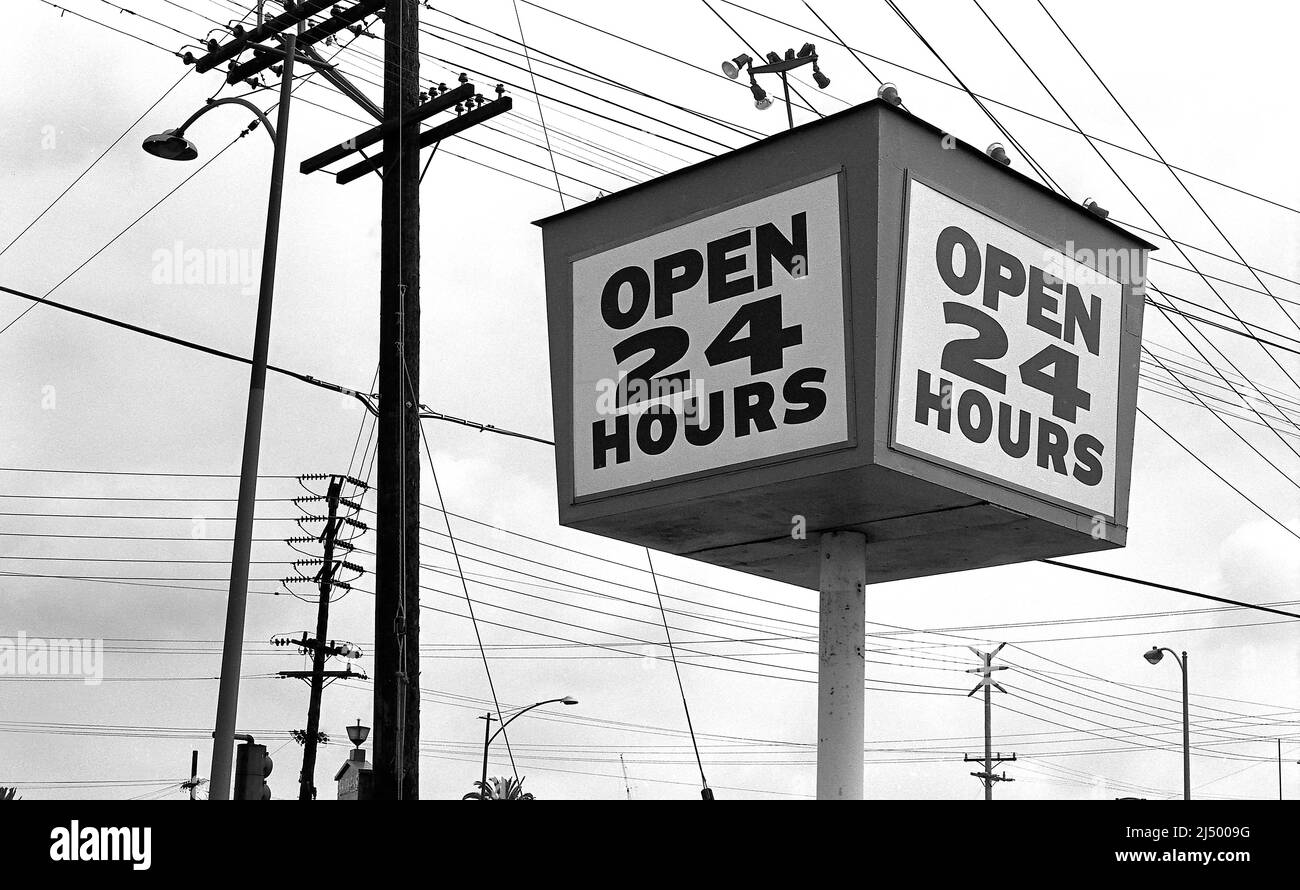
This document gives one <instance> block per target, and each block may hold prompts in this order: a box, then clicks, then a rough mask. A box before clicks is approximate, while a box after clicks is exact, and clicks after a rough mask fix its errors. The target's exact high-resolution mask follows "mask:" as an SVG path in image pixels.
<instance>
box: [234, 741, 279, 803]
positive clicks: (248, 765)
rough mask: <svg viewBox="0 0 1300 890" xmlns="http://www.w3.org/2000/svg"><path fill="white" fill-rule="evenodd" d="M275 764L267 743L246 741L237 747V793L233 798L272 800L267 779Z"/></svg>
mask: <svg viewBox="0 0 1300 890" xmlns="http://www.w3.org/2000/svg"><path fill="white" fill-rule="evenodd" d="M273 765H274V764H273V763H272V762H271V758H270V757H269V756H268V755H267V753H266V745H255V744H253V743H252V742H244V743H243V744H242V745H240V746H239V747H238V748H236V749H235V793H234V796H233V798H232V799H233V800H270V799H271V787H270V786H269V785H267V784H266V779H267V777H268V776H270V775H271V767H272V766H273Z"/></svg>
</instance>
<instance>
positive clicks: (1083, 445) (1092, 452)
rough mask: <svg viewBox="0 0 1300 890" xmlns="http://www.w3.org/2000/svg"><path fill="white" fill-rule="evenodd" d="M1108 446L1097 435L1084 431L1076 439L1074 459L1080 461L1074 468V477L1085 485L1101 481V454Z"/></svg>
mask: <svg viewBox="0 0 1300 890" xmlns="http://www.w3.org/2000/svg"><path fill="white" fill-rule="evenodd" d="M1105 450H1106V446H1105V445H1102V444H1101V441H1100V440H1098V439H1097V437H1096V436H1090V435H1088V434H1087V433H1084V434H1083V435H1082V436H1078V437H1076V438H1075V440H1074V459H1075V460H1077V461H1078V462H1079V463H1078V464H1076V465H1075V468H1074V478H1075V479H1078V480H1079V481H1080V482H1082V483H1083V484H1084V485H1096V484H1097V483H1098V482H1100V481H1101V454H1102V452H1103V451H1105Z"/></svg>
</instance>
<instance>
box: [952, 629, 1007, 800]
mask: <svg viewBox="0 0 1300 890" xmlns="http://www.w3.org/2000/svg"><path fill="white" fill-rule="evenodd" d="M1005 645H1006V643H999V644H998V647H997V648H996V649H994V650H993V651H992V652H981V651H980V650H978V649H976V648H974V647H973V646H967V647H966V648H967V649H970V651H972V652H974V653H975V656H976V657H977V658H979V659H980V660H981V661H982V662H983V664H982V665H981V666H980V667H977V668H969V669H967V671H966V673H968V674H979V675H980V681H979V682H978V683H976V684H975V688H974V689H972V690H971V691H970V692H968V693H967V694H966V697H967V698H970V697H971V696H972V695H974V694H975V693H977V692H979V691H980V690H981V689H983V690H984V756H983V757H982V758H980V757H971V756H970V755H969V754H965V755H963V756H962V762H964V763H980V762H983V764H984V769H983V770H982V771H981V772H978V773H971V775H972V776H974V777H975V778H977V779H979V780H980V781H981V782H983V783H984V799H985V800H992V799H993V783H994V782H1014V781H1015V779H1011V778H1008V777H1007V774H1006V773H1005V772H1004V773H1003V774H1002V775H1000V776H998V775H994V773H993V767H994V766H995V765H997V764H999V763H1006V762H1009V761H1014V760H1015V759H1016V755H1015V754H1003V753H1001V752H998V754H997V756H994V754H993V690H994V688H996V689H997V690H998V692H1006V690H1005V689H1003V688H1002V684H1000V683H998V682H996V681H995V680H994V679H993V672H994V671H1005V670H1006V669H1007V667H1006V665H998V666H997V667H994V666H993V659H994V658H995V657H996V656H997V654H998V653H999V652H1001V651H1002V647H1003V646H1005Z"/></svg>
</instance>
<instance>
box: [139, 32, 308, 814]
mask: <svg viewBox="0 0 1300 890" xmlns="http://www.w3.org/2000/svg"><path fill="white" fill-rule="evenodd" d="M295 42H296V35H294V34H293V33H290V34H288V35H287V36H286V39H285V56H284V68H283V70H282V74H281V77H280V104H279V110H278V112H277V115H276V125H275V126H271V122H270V121H269V120H268V119H267V117H266V115H265V114H263V113H262V111H261V109H259V108H258V107H257V106H256V105H254V104H253V103H251V102H249V101H247V100H245V99H239V98H235V97H231V98H227V99H217V100H214V101H210V102H209V103H208V104H206V105H204V106H203V107H202V108H200V109H199V110H198V111H196V112H195V113H194V114H192V115H190V117H189V119H188V120H186V121H185V123H183V124H181V125H180V126H179V127H177V128H176V129H174V130H164V131H163V132H161V133H157V134H155V135H153V136H150V137H149V138H147V139H145V140H144V143H143V145H142V146H141V147H142V148H143V149H144V150H145V151H146V152H148V153H149V154H151V155H153V156H154V157H156V158H163V159H165V160H169V161H192V160H194V159H195V158H197V157H198V156H199V152H198V149H197V148H195V146H194V143H193V142H191V141H190V140H189V139H186V138H185V131H186V130H187V129H189V127H190V125H191V124H193V123H194V122H195V121H196V120H198V119H199V118H200V117H202V116H203V115H205V114H207V113H208V112H209V111H211V110H212V109H214V108H216V107H217V106H219V105H232V104H233V105H241V106H243V107H244V108H247V109H249V110H250V111H252V112H253V113H254V114H256V115H257V119H258V120H259V121H260V122H261V124H262V125H263V126H264V127H265V128H266V132H267V134H268V135H270V137H271V139H272V141H274V143H275V154H274V156H273V158H272V161H271V193H270V198H269V199H268V202H267V208H266V236H265V241H264V242H263V248H262V275H261V283H260V284H259V286H258V291H257V325H256V328H255V331H254V334H253V359H252V371H251V372H250V375H249V382H248V413H247V415H246V416H245V419H244V450H243V457H242V462H241V464H240V470H239V504H238V506H237V508H236V511H235V537H234V548H233V552H232V555H231V559H230V595H229V598H228V599H227V601H226V631H225V637H224V642H223V644H222V647H221V683H220V687H219V689H218V692H217V720H216V730H215V732H213V734H212V737H213V744H212V771H211V773H210V777H211V781H210V785H209V789H210V790H209V793H208V794H209V799H211V800H229V799H230V773H231V766H232V763H231V761H232V760H233V757H234V746H235V716H236V713H237V710H238V706H239V668H240V661H241V655H242V647H243V640H244V616H245V611H246V609H247V605H248V563H249V557H250V555H251V552H252V549H253V507H254V504H255V502H256V500H257V463H258V456H259V452H260V450H261V443H262V406H263V403H264V401H265V396H266V359H267V351H268V346H269V344H270V340H271V299H272V296H273V293H274V289H275V258H276V248H277V246H278V245H279V240H280V199H281V195H282V193H283V191H284V162H285V154H286V152H285V141H286V137H287V134H288V130H289V99H290V97H291V96H292V93H293V59H294V44H295Z"/></svg>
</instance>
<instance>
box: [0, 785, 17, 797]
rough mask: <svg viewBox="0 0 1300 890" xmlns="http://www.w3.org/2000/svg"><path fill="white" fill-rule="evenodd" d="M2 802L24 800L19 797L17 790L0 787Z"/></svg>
mask: <svg viewBox="0 0 1300 890" xmlns="http://www.w3.org/2000/svg"><path fill="white" fill-rule="evenodd" d="M0 800H22V798H21V797H19V796H18V789H17V788H6V787H5V786H3V785H0Z"/></svg>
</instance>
